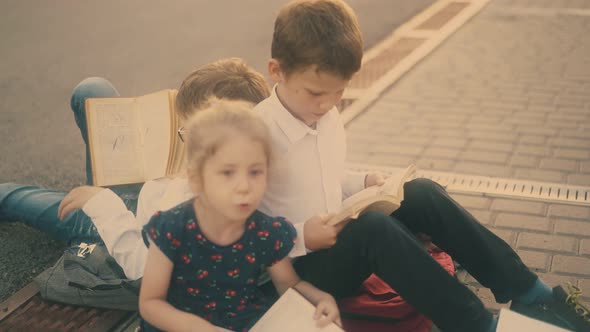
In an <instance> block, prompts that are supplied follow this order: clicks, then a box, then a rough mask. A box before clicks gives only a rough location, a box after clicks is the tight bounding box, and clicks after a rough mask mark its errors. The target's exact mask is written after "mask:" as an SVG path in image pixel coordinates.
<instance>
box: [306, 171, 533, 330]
mask: <svg viewBox="0 0 590 332" xmlns="http://www.w3.org/2000/svg"><path fill="white" fill-rule="evenodd" d="M404 191H405V192H404V201H403V203H402V205H401V207H400V208H399V209H398V210H397V211H396V212H394V213H393V214H392V215H391V216H386V215H383V214H378V213H365V214H363V215H362V216H361V217H360V218H359V219H358V220H356V221H352V222H350V223H349V224H348V225H346V226H345V227H344V229H343V230H342V232H341V233H340V234H339V236H338V240H337V242H336V244H335V245H334V246H333V247H331V248H329V249H325V250H319V251H317V252H313V253H310V254H308V255H306V256H303V257H300V258H299V259H298V260H296V262H295V268H296V270H297V272H298V273H299V275H300V276H301V277H302V278H303V279H304V280H307V281H309V282H310V283H312V284H314V285H315V286H317V287H318V288H320V289H323V290H325V291H327V292H329V293H331V294H332V295H334V296H335V297H336V298H341V297H345V296H349V295H352V294H353V293H354V292H355V291H356V290H357V289H358V288H359V286H360V285H361V284H362V282H363V281H364V280H365V279H366V278H367V277H368V276H369V275H370V274H371V273H375V274H376V275H378V276H379V277H380V278H381V279H383V280H384V281H385V282H387V283H388V284H389V285H390V286H391V287H392V288H393V289H395V290H396V291H397V292H398V293H399V294H400V295H401V296H402V297H403V298H404V299H405V300H406V301H408V303H410V304H411V305H412V306H413V307H414V308H416V309H417V310H418V311H420V312H421V313H423V314H425V315H426V316H427V317H429V318H430V319H432V320H433V322H434V323H435V324H436V325H437V326H438V327H439V328H441V329H442V331H445V332H446V331H469V332H474V331H485V329H486V328H487V326H489V324H490V322H491V319H492V316H491V314H490V313H489V312H488V311H487V310H486V309H485V307H484V306H483V304H482V302H481V301H480V300H479V298H478V297H477V296H476V295H475V294H473V293H472V292H471V291H470V290H469V289H468V288H467V287H465V286H464V285H463V284H462V283H460V282H459V281H458V280H457V279H456V278H454V277H452V276H451V275H449V273H448V272H446V271H445V270H444V269H443V268H442V267H441V266H440V265H439V264H438V263H437V262H436V261H435V260H434V259H432V257H430V255H429V254H428V253H427V252H426V250H425V249H424V246H423V245H422V244H421V243H420V242H419V241H418V240H417V239H416V237H415V236H414V233H417V232H421V233H425V234H428V235H430V236H431V237H432V241H433V243H434V244H436V245H437V246H438V247H440V248H441V249H442V250H444V251H446V252H447V253H448V254H449V255H451V256H452V257H453V259H454V260H455V261H457V262H459V263H460V264H461V265H462V266H463V267H464V268H465V269H466V270H467V271H468V272H469V273H470V274H471V275H473V276H474V277H475V278H476V279H477V280H478V281H479V282H480V283H481V284H482V285H483V286H485V287H488V288H490V289H491V290H492V292H493V293H494V296H495V297H496V300H497V301H498V302H507V301H509V300H511V299H512V298H513V297H514V296H516V295H520V294H523V293H524V292H526V291H527V290H528V289H529V288H530V287H531V286H532V285H533V284H534V283H535V281H536V279H537V276H536V275H535V274H534V273H532V272H531V271H530V270H529V269H528V268H527V267H526V266H525V265H524V264H523V263H522V261H521V260H520V258H519V257H518V255H517V254H516V253H515V252H514V250H512V248H511V247H510V246H509V245H508V244H507V243H506V242H504V241H503V240H502V239H500V238H498V237H497V236H496V235H494V234H493V233H492V232H490V231H489V230H487V229H486V228H485V227H483V226H482V225H481V224H480V223H479V222H478V221H477V220H476V219H475V218H474V217H473V216H472V215H471V214H469V212H467V211H466V210H465V209H463V208H462V207H461V206H460V205H459V204H458V203H457V202H455V201H454V200H453V199H452V198H451V197H450V196H449V195H448V194H447V192H446V191H445V190H444V188H442V187H441V186H440V185H438V184H437V183H435V182H433V181H430V180H427V179H416V180H413V181H411V182H408V183H406V184H405V186H404Z"/></svg>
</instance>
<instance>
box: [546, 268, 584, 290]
mask: <svg viewBox="0 0 590 332" xmlns="http://www.w3.org/2000/svg"><path fill="white" fill-rule="evenodd" d="M537 275H538V276H539V278H541V280H543V281H544V282H545V283H546V284H547V285H549V286H550V287H552V288H553V287H555V286H560V285H561V286H562V287H565V285H566V284H567V283H568V282H570V283H572V285H576V284H577V283H578V277H574V276H568V275H563V274H557V273H544V272H539V273H537Z"/></svg>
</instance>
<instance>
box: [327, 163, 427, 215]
mask: <svg viewBox="0 0 590 332" xmlns="http://www.w3.org/2000/svg"><path fill="white" fill-rule="evenodd" d="M415 173H416V166H414V165H410V166H408V167H406V168H405V169H403V170H400V171H399V172H396V173H395V174H392V175H391V176H390V177H389V178H387V180H386V181H385V183H384V184H383V185H381V186H371V187H368V188H365V189H363V190H361V191H359V192H358V193H356V194H354V195H352V196H350V197H348V198H347V199H345V200H344V201H343V202H342V208H341V210H340V212H338V213H337V214H336V215H335V216H334V217H332V219H330V221H328V224H329V225H336V224H338V223H340V222H343V221H346V220H349V219H357V218H358V216H359V215H360V213H362V212H364V211H375V212H380V213H384V214H391V213H392V212H393V211H395V210H396V209H397V208H399V206H400V204H401V201H403V199H404V183H406V181H408V180H410V179H412V178H413V177H414V175H415Z"/></svg>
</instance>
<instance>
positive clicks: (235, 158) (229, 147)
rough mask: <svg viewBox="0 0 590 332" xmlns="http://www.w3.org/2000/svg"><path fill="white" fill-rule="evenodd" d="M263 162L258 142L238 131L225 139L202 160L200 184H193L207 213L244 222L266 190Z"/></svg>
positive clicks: (216, 218) (265, 164)
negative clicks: (197, 189)
mask: <svg viewBox="0 0 590 332" xmlns="http://www.w3.org/2000/svg"><path fill="white" fill-rule="evenodd" d="M267 164H268V159H267V156H266V153H265V151H264V148H263V146H262V144H261V143H260V142H258V141H254V140H252V139H251V138H249V137H247V136H244V135H240V134H238V133H236V134H235V135H232V137H230V138H229V139H228V140H227V141H225V142H224V143H223V144H222V145H221V146H220V148H219V149H218V150H217V151H216V152H215V154H214V155H212V156H211V157H209V158H208V159H207V160H206V161H205V163H204V164H203V167H202V168H201V180H202V185H198V184H196V185H197V188H199V197H200V198H201V199H202V202H203V206H204V207H206V209H207V210H206V211H207V214H208V216H209V217H210V218H212V219H213V218H214V220H219V221H223V222H232V223H233V222H241V223H245V222H246V218H248V216H250V215H251V214H252V213H253V212H254V210H256V209H257V208H258V205H259V204H260V201H261V200H262V197H263V195H264V192H265V190H266V181H267V168H268V166H267ZM191 181H193V180H191Z"/></svg>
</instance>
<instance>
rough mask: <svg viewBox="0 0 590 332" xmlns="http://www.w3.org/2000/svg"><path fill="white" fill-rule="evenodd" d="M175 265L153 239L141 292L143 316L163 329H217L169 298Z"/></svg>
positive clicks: (141, 311) (216, 330)
mask: <svg viewBox="0 0 590 332" xmlns="http://www.w3.org/2000/svg"><path fill="white" fill-rule="evenodd" d="M172 268H173V264H172V262H171V261H170V259H168V257H166V255H164V253H163V252H162V251H161V250H160V249H158V247H157V246H156V245H155V244H154V243H153V242H152V243H150V248H149V251H148V258H147V262H146V266H145V271H144V276H143V280H142V282H141V291H140V293H139V312H140V314H141V317H143V319H145V320H146V321H148V322H149V323H150V324H152V325H154V326H155V327H157V328H159V329H161V330H164V331H210V332H218V331H219V330H218V329H217V328H216V327H215V326H214V325H212V324H211V323H209V322H208V321H206V320H204V319H202V318H201V317H198V316H196V315H193V314H190V313H187V312H184V311H181V310H178V309H176V308H174V307H173V306H172V305H171V304H170V303H168V302H167V301H166V296H167V295H168V287H169V285H170V277H171V275H172Z"/></svg>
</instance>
